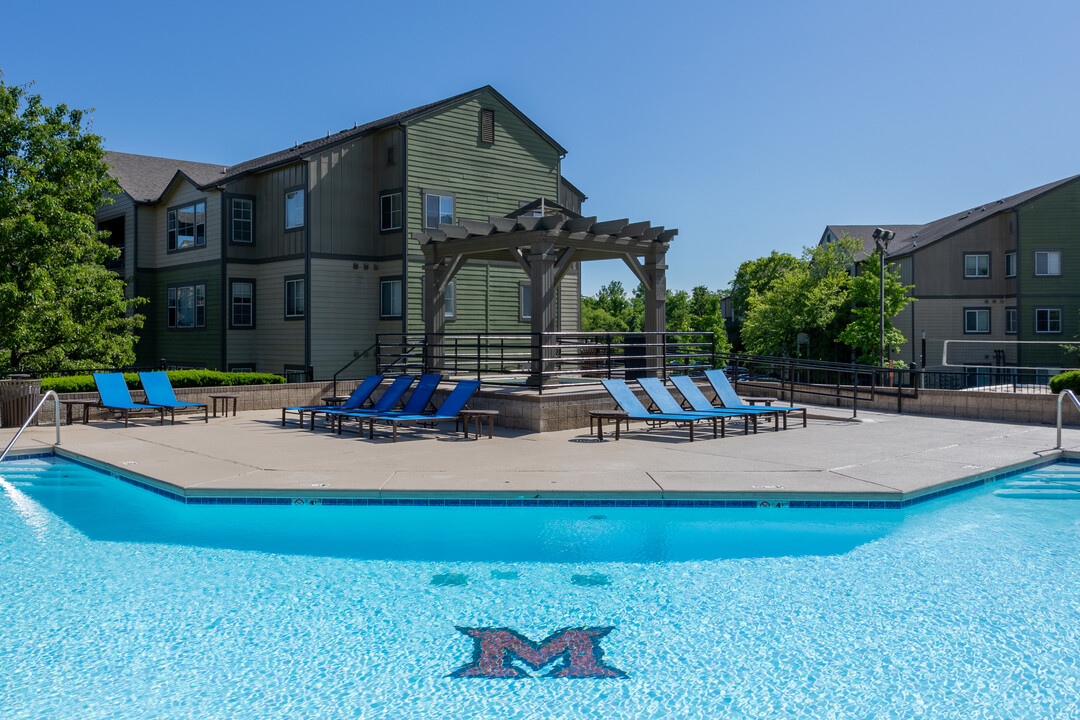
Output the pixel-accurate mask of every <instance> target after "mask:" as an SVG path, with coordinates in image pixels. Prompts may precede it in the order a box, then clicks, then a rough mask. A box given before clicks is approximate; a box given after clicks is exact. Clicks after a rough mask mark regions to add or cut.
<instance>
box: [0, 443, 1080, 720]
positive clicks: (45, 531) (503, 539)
mask: <svg viewBox="0 0 1080 720" xmlns="http://www.w3.org/2000/svg"><path fill="white" fill-rule="evenodd" d="M1061 470H1062V472H1071V473H1074V472H1076V471H1077V470H1080V466H1077V465H1062V466H1061ZM1045 471H1046V469H1045V468H1044V469H1043V472H1045ZM0 477H2V478H4V480H3V481H2V482H0V487H2V492H3V495H4V497H3V498H0V546H2V547H3V548H4V549H5V553H4V555H3V556H2V557H0V607H2V608H3V609H4V618H5V622H4V623H0V657H2V658H3V663H2V667H3V672H2V673H0V717H15V718H23V717H26V718H39V717H79V718H106V717H107V718H129V717H130V718H146V717H153V718H182V717H200V718H234V717H259V718H274V717H288V718H305V717H311V718H368V717H372V718H373V717H446V718H458V717H463V716H466V715H468V716H473V717H545V716H550V717H569V718H578V717H582V718H591V717H597V718H600V717H604V718H606V717H673V718H681V717H746V718H776V717H779V718H799V717H807V718H811V717H813V718H820V717H845V718H847V717H869V718H885V717H896V718H902V717H932V718H939V717H940V718H947V717H956V718H976V717H995V718H998V717H1000V718H1026V717H1032V718H1044V717H1073V716H1078V715H1080V705H1078V703H1077V700H1076V697H1077V695H1078V690H1080V563H1077V561H1076V558H1077V554H1078V550H1080V503H1074V502H1069V501H1047V500H1037V499H1028V498H1003V497H998V496H996V495H995V494H994V493H995V491H996V490H998V489H1000V487H1001V486H1000V485H990V486H986V487H984V488H982V489H977V490H971V491H968V492H964V493H959V494H956V495H952V496H949V497H947V498H944V499H940V500H936V501H934V502H930V503H925V504H921V505H917V506H913V507H910V508H907V509H904V510H877V511H869V510H851V509H845V510H795V509H783V510H777V509H767V510H766V509H757V510H743V509H730V510H729V509H714V508H701V509H693V508H678V509H673V508H623V507H575V508H488V507H341V506H331V505H315V506H312V505H302V506H272V507H266V506H242V505H184V504H181V503H177V502H175V501H173V500H169V499H167V498H163V497H160V496H158V495H154V494H152V493H149V492H146V491H145V490H143V489H140V488H138V487H133V486H131V485H129V484H127V483H124V482H121V481H119V480H117V479H115V478H110V477H108V476H107V475H103V474H101V473H97V472H95V471H92V470H90V469H88V468H85V467H82V466H79V465H72V464H68V463H64V462H62V461H59V460H57V459H52V458H50V459H45V460H22V461H18V462H16V463H4V465H3V467H2V469H0ZM562 649H568V652H567V653H565V654H563V655H559V653H560V652H561V650H562ZM507 650H510V651H511V653H510V654H511V656H512V657H515V658H516V659H515V660H514V661H513V662H512V663H511V664H510V671H511V672H512V674H520V675H525V676H527V677H523V678H521V679H502V678H499V679H496V678H494V677H492V676H493V675H497V674H506V673H507V668H506V666H505V665H504V663H502V662H499V663H495V664H494V665H492V664H491V663H490V662H486V659H487V655H485V653H488V654H491V653H502V655H501V657H505V654H506V653H505V651H507ZM515 653H516V654H515ZM530 658H531V659H532V661H533V664H532V665H530V663H529V662H528V660H529V659H530ZM534 665H535V667H534ZM560 672H562V673H563V674H564V675H566V674H570V675H574V674H577V675H586V677H548V676H547V675H550V674H551V673H555V674H558V673H560ZM605 674H606V675H607V677H604V675H605ZM454 675H458V676H460V677H454ZM478 675H479V677H477V676H478ZM590 675H591V676H590Z"/></svg>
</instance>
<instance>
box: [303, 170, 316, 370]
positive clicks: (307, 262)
mask: <svg viewBox="0 0 1080 720" xmlns="http://www.w3.org/2000/svg"><path fill="white" fill-rule="evenodd" d="M310 167H311V163H310V162H309V161H308V160H304V370H305V371H307V369H308V368H310V367H311V187H310V185H311V176H310V172H309V171H308V168H310ZM310 379H311V380H314V378H310Z"/></svg>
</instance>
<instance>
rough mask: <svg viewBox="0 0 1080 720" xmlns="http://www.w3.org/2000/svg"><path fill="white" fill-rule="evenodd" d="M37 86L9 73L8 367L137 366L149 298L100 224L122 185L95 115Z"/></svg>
mask: <svg viewBox="0 0 1080 720" xmlns="http://www.w3.org/2000/svg"><path fill="white" fill-rule="evenodd" d="M29 87H30V86H20V87H15V86H11V85H7V84H6V83H4V82H3V78H2V76H0V260H2V262H0V308H3V312H2V313H0V370H8V371H10V370H13V369H17V370H28V371H32V372H38V371H46V370H56V369H61V368H65V367H78V366H82V367H86V366H99V367H101V366H104V367H118V366H121V365H128V364H131V362H133V361H134V343H135V335H134V331H135V330H137V329H138V328H140V327H142V321H143V318H142V316H140V315H133V314H132V313H131V312H130V311H131V310H132V308H134V307H135V306H136V305H137V304H138V302H140V301H138V300H133V299H128V298H125V297H124V281H123V279H121V278H120V277H118V276H117V275H116V274H114V273H113V272H111V271H109V270H106V269H105V262H106V260H108V259H110V258H116V257H118V256H119V252H118V251H117V250H114V249H112V248H109V247H108V245H106V244H105V242H103V240H104V239H105V237H107V233H100V232H97V230H96V226H95V221H94V211H95V209H96V208H97V207H98V206H100V205H103V204H108V203H111V202H112V199H111V195H113V194H115V193H118V192H119V186H118V185H117V184H116V181H115V180H113V179H112V178H111V177H110V176H109V175H108V173H107V166H106V164H105V160H104V151H103V150H102V147H101V138H99V137H98V136H96V135H93V134H91V133H90V132H89V130H88V126H89V121H87V123H86V125H87V127H85V128H84V122H83V121H84V116H85V113H84V112H83V111H81V110H69V109H68V107H67V106H66V105H63V104H61V105H57V106H56V107H49V106H47V105H45V104H44V103H43V102H42V99H41V96H40V95H32V94H30V93H29Z"/></svg>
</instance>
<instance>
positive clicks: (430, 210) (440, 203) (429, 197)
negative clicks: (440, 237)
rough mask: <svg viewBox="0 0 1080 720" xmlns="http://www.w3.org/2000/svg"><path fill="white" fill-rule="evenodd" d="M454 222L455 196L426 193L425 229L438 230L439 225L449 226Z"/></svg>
mask: <svg viewBox="0 0 1080 720" xmlns="http://www.w3.org/2000/svg"><path fill="white" fill-rule="evenodd" d="M453 222H454V196H453V195H449V194H438V193H424V227H426V228H437V227H439V223H445V224H447V225H450V224H453Z"/></svg>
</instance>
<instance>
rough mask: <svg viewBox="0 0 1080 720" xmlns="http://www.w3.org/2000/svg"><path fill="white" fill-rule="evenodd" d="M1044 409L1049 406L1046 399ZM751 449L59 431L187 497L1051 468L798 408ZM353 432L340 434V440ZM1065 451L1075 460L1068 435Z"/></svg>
mask: <svg viewBox="0 0 1080 720" xmlns="http://www.w3.org/2000/svg"><path fill="white" fill-rule="evenodd" d="M1048 402H1050V400H1049V399H1048ZM789 427H790V429H788V430H782V431H780V432H774V431H773V430H772V429H771V427H770V426H769V425H763V426H762V429H761V431H760V432H759V433H758V434H757V435H753V434H751V435H746V436H744V435H743V434H742V429H741V427H738V426H737V425H736V426H734V427H729V429H728V436H727V437H726V438H722V439H713V438H712V435H711V433H709V432H707V431H705V429H704V427H702V428H699V430H698V433H697V434H696V436H695V437H696V438H697V439H695V441H694V442H693V443H690V442H688V441H687V437H688V433H687V431H686V430H685V429H674V428H672V429H665V430H650V431H646V430H645V426H644V424H643V423H634V424H632V425H631V430H630V431H629V432H624V433H623V435H622V439H621V440H619V441H618V442H616V441H614V440H613V439H611V436H608V435H606V436H605V440H604V442H597V441H596V440H595V437H593V436H591V435H590V434H589V432H588V430H586V429H579V430H567V431H561V432H551V433H526V432H521V431H516V430H506V429H499V428H496V431H495V437H494V438H493V439H491V440H489V439H487V438H486V437H482V438H481V439H480V440H473V439H468V440H466V439H464V438H463V437H462V436H461V434H460V433H457V434H453V433H451V432H449V428H448V427H447V426H444V429H443V430H441V431H438V430H437V431H428V430H420V431H408V430H407V431H405V432H403V433H401V435H400V438H399V441H398V442H397V443H396V444H395V443H391V442H390V440H389V437H388V434H387V433H386V432H383V433H382V434H381V435H380V434H379V433H378V432H377V434H376V438H375V440H374V441H372V440H368V439H366V438H364V439H357V436H356V434H355V426H352V427H351V428H349V427H347V428H346V434H344V435H341V436H338V435H336V434H333V433H331V432H330V431H328V430H326V429H322V428H316V430H315V431H309V430H307V429H304V430H300V429H298V428H297V426H296V424H295V423H294V422H291V423H290V425H289V426H288V427H281V424H280V411H252V412H247V413H241V414H240V415H239V416H236V417H227V418H220V417H219V418H211V420H210V422H209V423H208V424H206V423H203V422H202V420H201V418H200V419H199V420H195V419H194V417H193V416H185V417H184V419H183V420H182V421H181V420H180V419H179V417H178V420H177V423H176V425H168V424H166V425H165V426H159V425H157V422H156V420H154V421H151V420H148V419H141V420H137V421H135V422H134V423H133V424H132V425H131V427H128V428H124V427H123V423H118V422H95V423H91V424H89V425H79V424H75V425H71V426H63V427H62V445H61V448H60V449H61V451H62V452H67V453H73V454H75V455H77V456H81V457H83V458H87V459H90V460H93V461H97V462H100V463H105V464H107V465H111V466H115V467H116V468H119V469H120V470H121V471H123V472H126V473H130V474H132V475H134V476H136V477H138V478H140V479H145V480H147V481H149V482H151V483H152V484H157V485H160V486H162V487H164V488H166V489H168V490H172V491H174V492H177V493H179V494H182V495H187V496H192V497H194V496H242V497H252V496H284V497H305V496H316V497H381V498H403V497H466V496H470V497H506V498H519V497H526V498H531V497H574V496H593V497H597V496H599V497H603V496H624V497H633V498H664V499H679V498H714V499H728V498H732V499H736V498H737V499H746V498H754V499H773V500H775V501H782V500H787V499H825V500H831V499H840V498H842V499H850V500H885V501H897V500H901V501H902V500H907V499H911V498H914V497H918V496H919V495H922V494H925V493H927V492H931V491H934V490H939V489H944V488H947V487H949V486H951V485H955V484H959V483H961V482H962V481H964V480H966V479H968V478H972V477H977V476H980V475H990V474H994V473H995V472H1000V471H1001V470H1002V469H1006V468H1011V467H1015V466H1018V465H1023V464H1026V463H1031V462H1038V461H1040V460H1042V459H1046V458H1052V457H1054V456H1056V455H1057V454H1058V451H1056V450H1054V449H1053V448H1054V445H1055V442H1056V430H1055V428H1053V427H1049V426H1046V425H1034V424H1011V423H1001V422H980V421H972V420H960V419H954V418H937V417H926V416H916V415H898V414H895V413H881V412H865V411H861V412H860V414H859V419H858V421H852V420H851V419H850V418H849V416H848V414H847V413H846V412H845V411H841V410H837V409H831V408H811V411H810V419H809V422H808V426H807V427H806V428H803V427H801V424H800V423H798V422H795V421H792V422H790V423H789ZM350 430H351V431H352V434H349V433H350ZM54 437H55V432H54V429H53V427H52V426H51V425H50V426H40V427H35V428H30V429H28V430H27V432H26V433H24V435H23V437H22V438H20V441H19V443H18V444H17V445H16V448H15V450H14V451H13V452H26V451H34V450H41V449H46V448H49V447H51V445H52V441H53V439H54ZM1062 444H1063V446H1064V449H1065V450H1067V451H1068V450H1073V451H1080V430H1076V429H1066V430H1065V431H1064V434H1063V437H1062Z"/></svg>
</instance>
